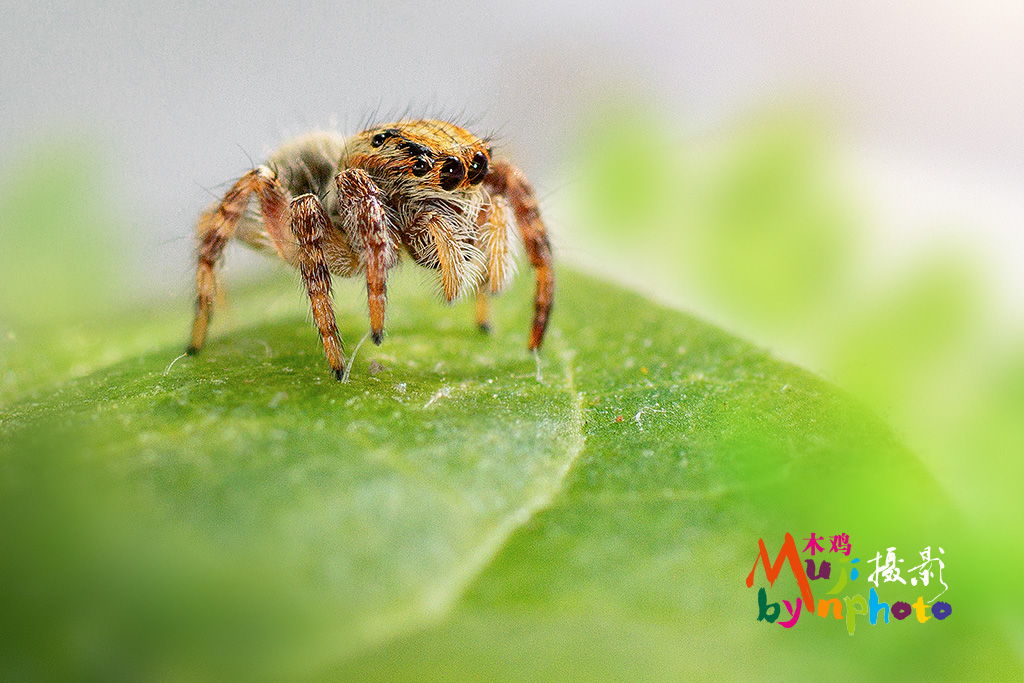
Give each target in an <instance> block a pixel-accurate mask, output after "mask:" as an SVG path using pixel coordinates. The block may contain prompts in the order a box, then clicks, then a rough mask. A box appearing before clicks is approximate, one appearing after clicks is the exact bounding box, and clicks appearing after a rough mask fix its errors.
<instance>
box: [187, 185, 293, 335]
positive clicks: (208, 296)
mask: <svg viewBox="0 0 1024 683" xmlns="http://www.w3.org/2000/svg"><path fill="white" fill-rule="evenodd" d="M253 193H255V194H256V196H257V197H258V198H259V201H260V211H261V213H262V214H263V222H264V226H265V227H266V229H267V232H268V234H270V235H271V237H272V238H273V239H274V244H275V246H277V248H278V250H280V249H281V246H280V245H281V244H282V243H283V240H284V222H283V221H284V212H285V208H286V207H287V204H288V195H287V192H285V190H284V188H282V187H281V185H280V183H278V182H277V177H276V176H275V175H274V172H273V171H271V170H270V169H269V168H267V167H266V166H260V167H259V168H255V169H253V170H251V171H249V172H248V173H246V174H245V175H243V176H242V177H241V178H239V179H238V182H236V183H235V184H234V185H232V186H231V189H230V190H228V191H227V193H226V194H225V195H224V198H223V199H222V200H221V201H220V202H219V203H218V204H217V206H215V207H213V208H211V209H210V210H209V211H206V212H205V213H204V214H203V215H202V216H201V217H200V218H199V224H198V225H197V226H196V231H197V233H198V236H199V249H198V254H197V263H196V305H195V318H194V319H193V321H192V340H191V342H190V343H189V347H188V353H189V354H190V355H193V354H196V353H198V352H199V350H200V349H201V348H202V347H203V341H204V340H205V339H206V328H207V327H208V326H209V324H210V315H211V307H212V305H213V297H214V295H215V294H216V292H217V275H216V273H215V272H214V269H215V268H216V266H217V263H218V261H220V259H221V257H222V256H223V254H224V247H225V246H226V245H227V243H228V240H230V239H231V237H232V235H234V232H235V228H236V227H237V226H238V221H239V220H240V219H241V218H242V216H243V215H244V214H245V211H246V209H247V208H248V206H249V198H250V197H251V196H252V195H253Z"/></svg>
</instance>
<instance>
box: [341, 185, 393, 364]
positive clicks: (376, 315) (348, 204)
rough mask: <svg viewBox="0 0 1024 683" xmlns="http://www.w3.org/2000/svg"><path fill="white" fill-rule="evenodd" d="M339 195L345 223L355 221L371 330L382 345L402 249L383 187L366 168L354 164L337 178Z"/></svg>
mask: <svg viewBox="0 0 1024 683" xmlns="http://www.w3.org/2000/svg"><path fill="white" fill-rule="evenodd" d="M336 182H337V185H338V199H339V204H340V207H341V211H342V213H343V214H347V216H348V217H349V218H348V219H347V220H346V221H345V223H346V224H347V225H350V226H351V225H352V224H353V222H354V228H355V230H354V234H350V235H349V240H350V242H351V245H352V247H353V248H354V249H356V250H357V251H358V252H359V254H360V260H361V261H362V263H363V266H364V268H365V269H366V300H367V304H368V306H369V309H370V333H371V335H372V338H373V343H374V344H376V345H377V346H380V343H381V341H382V340H383V338H384V313H385V310H386V308H387V303H388V284H387V278H388V271H389V270H390V269H391V268H394V267H395V264H397V263H398V249H397V248H396V246H395V241H394V239H392V237H391V234H390V232H389V230H388V219H387V214H385V212H384V205H383V203H382V201H381V191H380V188H378V187H377V185H376V184H375V183H374V182H373V180H371V179H370V176H369V175H367V173H366V172H365V171H363V170H362V169H358V168H350V169H347V170H345V171H342V172H341V173H339V174H338V177H337V178H336Z"/></svg>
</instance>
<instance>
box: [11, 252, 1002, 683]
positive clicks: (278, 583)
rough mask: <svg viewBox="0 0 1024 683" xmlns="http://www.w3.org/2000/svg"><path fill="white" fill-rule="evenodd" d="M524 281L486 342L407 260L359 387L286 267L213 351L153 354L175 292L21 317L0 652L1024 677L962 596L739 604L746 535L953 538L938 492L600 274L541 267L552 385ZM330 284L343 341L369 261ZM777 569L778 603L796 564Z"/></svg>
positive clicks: (83, 671)
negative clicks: (894, 607)
mask: <svg viewBox="0 0 1024 683" xmlns="http://www.w3.org/2000/svg"><path fill="white" fill-rule="evenodd" d="M528 290H529V283H528V278H520V283H519V285H517V287H516V288H515V290H514V291H513V292H511V293H510V294H508V295H507V296H505V297H503V298H502V299H500V300H499V302H498V306H497V308H496V321H497V328H498V333H497V334H496V335H494V337H493V338H484V337H482V336H479V335H478V334H477V333H476V332H475V330H474V329H473V326H472V325H471V322H470V318H471V316H470V313H469V311H468V310H466V308H465V307H454V308H449V309H444V308H443V307H441V306H437V305H435V304H434V303H433V301H432V300H431V297H430V296H429V295H428V294H426V293H424V291H425V288H424V287H422V286H420V282H419V281H418V280H416V278H415V277H413V278H409V277H408V274H406V276H405V277H402V278H399V280H398V281H397V282H396V284H395V286H393V287H392V294H391V304H390V308H389V328H388V329H389V336H388V338H387V339H386V341H385V343H384V345H383V346H381V347H380V348H375V347H371V346H369V345H366V346H362V347H361V348H360V351H359V353H358V355H357V357H356V360H355V369H354V371H353V374H352V380H351V382H349V383H347V384H339V383H336V382H334V381H332V380H331V379H329V373H328V372H327V368H326V364H325V362H324V360H323V357H322V353H321V351H320V350H319V345H318V341H317V339H316V337H315V334H314V332H312V331H311V329H310V326H309V324H308V322H307V320H306V314H305V309H304V304H303V297H302V295H301V293H300V292H299V291H298V289H297V288H296V287H294V286H293V285H291V284H290V283H288V282H286V281H280V280H276V281H273V282H270V283H268V284H266V285H261V286H259V287H251V288H247V289H244V290H243V291H240V292H239V293H237V294H236V298H235V305H234V314H232V315H229V316H226V317H225V320H220V319H218V321H216V322H215V328H214V330H213V337H212V338H211V340H210V342H209V345H208V347H207V349H206V350H205V351H204V353H203V355H201V356H199V357H196V358H181V359H178V360H177V361H176V362H175V363H173V364H172V363H171V361H172V360H174V358H175V357H176V356H177V354H178V352H179V349H180V348H181V344H182V343H183V340H184V334H185V332H186V325H187V319H186V314H187V312H188V306H187V304H184V303H182V305H181V309H180V310H177V311H169V312H167V313H166V314H164V313H152V312H150V313H143V312H137V314H136V315H133V316H127V319H126V321H124V322H121V323H117V322H113V321H112V322H110V323H109V324H106V325H104V326H102V327H100V326H97V327H94V328H91V329H90V328H88V327H87V326H79V327H77V328H75V330H76V334H78V335H79V336H80V337H81V338H82V339H84V340H85V341H83V342H82V343H80V344H77V345H71V346H68V345H66V344H63V342H61V341H59V337H60V335H56V336H47V335H46V334H44V333H40V332H38V331H36V332H26V333H25V334H19V335H16V340H17V341H16V343H11V344H10V345H11V346H12V347H15V348H13V349H12V353H11V354H10V356H9V360H8V361H7V362H8V367H9V368H10V371H12V372H13V371H15V370H16V371H18V372H20V373H21V375H20V376H21V379H20V380H18V381H17V382H13V383H10V384H8V385H7V387H6V389H5V393H4V394H0V397H3V398H4V400H5V403H6V407H4V408H2V409H0V487H2V488H0V530H2V531H0V534H2V535H0V543H2V545H3V547H4V549H5V551H4V553H3V557H2V558H0V642H2V643H4V644H5V645H4V648H3V650H2V651H0V670H3V671H6V672H14V676H15V677H20V678H22V679H24V680H50V679H70V678H74V679H87V678H101V679H105V680H112V679H124V680H158V679H159V680H178V679H182V680H186V679H187V680H203V679H210V680H223V679H228V678H236V679H241V680H256V679H267V680H281V679H315V680H339V679H342V680H367V679H379V680H414V681H423V680H484V679H491V680H494V679H497V680H503V679H517V680H522V679H528V680H553V681H555V680H557V681H562V680H591V679H593V680H640V679H656V680H678V679H679V678H680V677H682V676H686V675H700V676H702V677H712V678H736V677H744V678H750V677H755V676H757V677H766V676H773V677H774V676H780V675H781V674H780V673H778V672H781V671H786V672H787V674H788V675H792V676H795V677H811V676H817V675H820V674H821V672H834V671H843V672H856V673H861V674H864V675H872V676H882V675H892V674H893V673H914V674H915V675H917V676H918V677H922V678H923V677H928V676H939V677H946V676H948V677H954V678H955V677H962V676H966V675H972V676H986V675H987V676H988V677H996V676H1004V677H1005V676H1006V675H1007V672H1010V673H1011V675H1012V674H1014V673H1016V674H1019V672H1020V668H1019V663H1018V661H1017V659H1016V657H1015V656H1014V654H1013V652H1012V650H1011V649H1010V647H1009V646H1008V645H1007V643H1006V642H1005V639H1004V638H1003V637H1002V636H1001V635H1000V634H999V632H998V631H997V630H995V629H994V628H990V627H989V626H987V625H984V624H980V623H979V619H980V617H978V616H977V615H974V616H972V614H971V610H970V609H967V608H966V607H965V608H962V609H959V610H956V611H955V612H954V618H951V619H949V620H947V621H946V622H943V623H942V624H937V623H935V621H934V620H933V621H931V622H929V623H927V624H923V625H919V624H917V623H916V622H914V620H913V619H909V620H907V622H903V623H894V624H890V625H888V626H874V627H872V626H869V625H867V623H866V621H862V622H861V623H860V625H859V626H858V630H857V633H856V637H855V638H853V639H851V638H849V637H848V636H847V635H846V628H845V625H844V624H843V623H839V622H836V623H833V622H832V621H831V620H825V619H822V618H819V617H817V616H807V617H805V619H806V620H807V622H805V623H802V624H799V625H798V627H797V628H794V629H792V630H787V629H780V628H776V627H774V626H771V627H770V626H769V625H768V624H765V623H758V622H757V621H756V615H757V603H756V591H755V590H751V589H748V588H747V587H746V585H745V583H744V579H745V577H746V575H747V573H748V572H749V571H750V567H751V565H752V563H753V561H754V558H755V557H756V553H757V540H758V538H764V539H765V540H766V543H768V545H769V547H771V548H773V552H777V549H778V547H779V545H780V544H781V540H782V535H783V534H784V533H785V532H791V533H792V534H793V535H794V536H796V537H798V542H799V539H800V538H801V537H806V536H809V535H810V533H811V532H816V533H818V534H819V535H823V534H837V533H841V532H846V533H849V534H850V536H851V539H852V542H853V544H854V547H855V549H856V550H857V551H858V552H859V553H860V556H861V557H862V558H865V559H866V557H867V555H868V553H869V551H870V552H871V553H872V554H873V553H874V550H875V549H876V547H877V548H879V549H882V550H884V547H885V545H884V544H890V543H893V544H895V543H901V544H903V545H904V547H906V548H907V551H906V554H907V555H910V554H911V550H910V547H911V546H912V545H915V544H916V545H920V546H923V545H925V544H928V543H931V544H938V543H946V544H947V545H948V544H952V543H953V542H954V541H953V540H946V539H953V538H957V537H958V534H960V532H959V531H958V527H957V521H956V517H955V515H953V514H952V512H951V510H950V506H949V505H948V503H946V502H945V501H944V498H943V496H942V494H941V492H939V491H938V489H937V488H936V486H935V485H934V483H933V482H932V480H931V478H930V477H929V476H928V474H927V473H926V472H925V470H924V469H923V468H922V467H921V466H920V465H919V463H918V462H917V461H916V459H915V458H914V457H913V456H912V455H910V454H909V453H908V452H907V451H906V450H905V449H904V448H903V447H902V446H901V445H900V444H899V443H898V442H897V441H896V440H895V439H894V438H893V437H892V435H890V434H889V432H888V431H887V430H886V429H885V428H883V427H882V426H880V424H879V423H877V422H876V421H875V420H874V419H873V418H872V417H871V416H870V415H868V414H867V413H865V412H864V411H862V410H861V409H860V408H858V407H857V406H856V405H854V404H853V403H852V402H851V401H849V400H848V399H847V398H845V397H844V396H842V395H840V394H839V393H838V392H837V391H836V390H834V389H833V388H831V387H830V386H829V385H827V384H826V383H825V382H823V381H821V380H820V379H818V378H816V377H813V376H811V375H810V374H809V373H807V372H805V371H802V370H799V369H797V368H794V367H792V366H789V365H786V364H783V363H781V362H779V361H777V360H775V359H773V358H772V357H771V356H770V355H769V354H768V353H767V352H765V351H763V350H760V349H757V348H754V347H752V346H751V345H750V344H748V343H745V342H743V341H741V340H738V339H736V338H734V337H732V336H730V335H728V334H727V333H725V332H723V331H721V330H718V329H715V328H713V327H711V326H708V325H706V324H704V323H702V322H700V321H697V320H694V319H693V318H690V317H688V316H686V315H683V314H680V313H678V312H675V311H671V310H667V309H665V308H662V307H660V306H657V305H655V304H653V303H652V302H650V301H648V300H645V299H643V298H641V297H639V296H637V295H636V294H634V293H631V292H628V291H625V290H622V289H620V288H618V287H615V286H613V285H610V284H608V283H605V282H602V281H600V280H597V279H594V278H592V277H588V276H584V275H581V274H577V273H573V272H569V271H565V270H563V271H561V272H560V282H559V294H558V308H557V311H556V316H555V318H554V321H553V326H552V329H551V331H550V337H549V340H548V342H547V345H546V346H545V348H544V349H543V351H542V353H541V356H540V357H541V367H540V370H541V372H542V377H541V378H538V368H537V366H536V365H535V362H534V359H533V358H532V357H531V356H530V355H529V354H527V353H526V351H525V345H526V330H527V328H528V320H529V315H530V311H531V302H530V300H529V291H528ZM336 300H337V301H338V302H339V313H340V315H339V319H340V321H341V330H342V335H343V337H344V338H345V339H346V340H347V343H348V348H349V349H350V350H351V349H352V348H353V347H354V346H355V342H356V341H357V340H358V339H359V338H360V337H361V336H362V335H363V332H364V330H365V329H366V322H365V313H364V311H363V305H364V304H363V297H362V294H361V293H360V287H359V286H358V283H355V282H346V283H343V284H342V286H340V287H339V289H338V291H337V293H336ZM62 344H63V345H62ZM54 349H64V351H63V356H61V358H59V359H57V360H54V359H52V358H50V357H51V356H52V355H53V353H54ZM47 358H50V360H48V361H46V362H44V360H45V359H47ZM36 361H39V362H40V363H42V365H41V367H42V370H41V371H40V372H39V373H38V375H37V374H34V373H33V372H32V371H31V368H32V367H33V365H34V363H35V362H36ZM371 362H372V363H371ZM371 369H372V371H371ZM889 491H896V492H898V495H888V494H887V492H889ZM953 548H954V546H951V547H950V548H949V549H950V550H951V551H953ZM947 557H948V558H949V559H948V562H947V564H950V565H955V564H956V561H959V562H963V563H966V560H965V559H964V558H958V559H957V560H956V561H954V560H953V559H952V556H947ZM862 566H863V565H862ZM962 566H963V565H962ZM964 573H965V574H966V573H967V572H966V570H965V572H964ZM772 590H773V598H772V599H773V600H778V599H781V597H782V596H786V597H789V599H793V598H795V597H796V595H797V593H796V588H795V584H793V582H792V581H788V582H787V580H785V579H780V581H779V582H777V583H776V585H775V586H774V587H772ZM818 590H821V589H818ZM858 590H859V591H861V592H866V587H864V584H863V579H862V580H861V583H860V587H859V588H858ZM954 590H955V586H954ZM775 591H778V592H775ZM822 592H823V591H822ZM965 593H966V591H965ZM951 594H952V595H953V596H954V598H953V604H954V606H955V607H956V606H957V603H956V600H955V596H956V595H957V594H956V593H955V592H953V591H951ZM882 597H883V599H885V598H886V596H885V595H884V594H883V596H882ZM914 597H916V595H915V596H914ZM914 597H911V596H909V595H906V596H896V597H894V598H893V599H904V598H909V599H910V600H911V601H912V600H913V599H914ZM808 622H809V623H808ZM910 622H914V623H910Z"/></svg>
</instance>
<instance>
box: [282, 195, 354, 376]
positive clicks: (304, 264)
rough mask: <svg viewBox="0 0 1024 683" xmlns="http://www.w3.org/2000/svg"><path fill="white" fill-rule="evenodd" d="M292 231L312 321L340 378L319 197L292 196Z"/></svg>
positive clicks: (342, 362)
mask: <svg viewBox="0 0 1024 683" xmlns="http://www.w3.org/2000/svg"><path fill="white" fill-rule="evenodd" d="M290 213H291V225H292V234H294V235H295V239H296V241H297V242H298V246H299V251H298V257H297V260H298V266H299V272H300V273H302V281H303V283H304V284H305V285H306V293H307V294H309V304H310V307H311V308H312V310H313V321H314V322H315V323H316V328H317V330H318V331H319V332H320V340H321V341H322V342H323V345H324V353H325V354H326V355H327V362H328V363H330V365H331V370H332V371H333V372H334V377H335V378H336V379H337V380H338V381H341V380H343V379H344V377H345V355H344V353H343V346H342V343H341V336H340V335H339V334H338V326H337V323H336V321H335V318H334V305H333V302H332V300H331V273H330V271H329V270H328V269H327V259H326V258H325V257H324V249H323V242H324V238H325V236H326V235H327V231H328V230H331V229H333V226H332V225H331V221H330V219H329V218H328V217H327V212H326V211H325V210H324V207H323V204H321V203H320V199H319V198H318V197H317V196H316V195H313V194H304V195H301V196H299V197H296V198H295V199H293V200H292V203H291V209H290Z"/></svg>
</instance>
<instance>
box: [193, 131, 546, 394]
mask: <svg viewBox="0 0 1024 683" xmlns="http://www.w3.org/2000/svg"><path fill="white" fill-rule="evenodd" d="M332 181H333V182H332ZM252 195H256V198H257V200H258V203H259V209H260V210H259V213H258V214H257V213H255V212H253V211H250V209H249V201H250V199H251V198H252ZM322 197H323V198H324V199H323V200H321V198H322ZM509 208H511V210H512V213H513V214H514V215H515V221H516V223H517V224H518V226H519V232H520V235H521V236H522V240H523V243H524V244H525V246H526V252H527V254H528V255H529V258H530V263H531V264H533V267H534V268H535V269H536V275H537V288H536V294H535V297H534V310H533V326H532V328H531V331H530V342H529V348H530V349H531V350H535V349H537V348H538V347H539V346H540V345H541V342H542V341H543V339H544V330H545V328H546V327H547V323H548V315H549V314H550V312H551V303H552V297H553V295H554V288H555V278H554V272H553V271H552V265H551V245H550V244H549V242H548V237H547V231H546V229H545V227H544V223H543V222H542V221H541V218H540V213H539V211H538V209H537V200H536V199H535V197H534V194H533V190H532V189H531V187H530V185H529V183H528V182H527V181H526V179H525V178H524V177H523V174H522V173H521V172H520V171H519V170H518V169H517V168H515V167H514V166H511V165H510V164H508V163H507V162H504V161H496V162H493V163H492V162H491V149H490V147H488V146H487V143H486V142H485V141H484V140H482V139H480V138H478V137H476V136H475V135H473V134H471V133H469V132H468V131H466V130H464V129H463V128H460V127H458V126H456V125H454V124H452V123H448V122H444V121H434V120H403V121H399V122H397V123H393V124H388V125H384V126H376V127H373V128H370V129H368V130H364V131H363V132H361V133H359V134H358V135H355V136H354V137H351V138H349V139H345V138H343V137H342V136H340V135H338V134H336V133H314V134H311V135H308V136H305V137H302V138H298V139H296V140H292V141H290V142H288V143H286V144H284V145H283V146H282V147H281V148H279V149H278V150H277V151H276V152H274V153H273V154H272V155H271V156H270V159H269V160H268V161H267V163H266V164H264V165H262V166H259V167H258V168H255V169H253V170H252V171H250V172H248V173H246V174H245V175H244V176H242V177H241V178H240V179H239V180H238V181H237V182H236V183H235V184H234V185H233V186H232V187H231V189H230V190H228V192H227V194H225V195H224V198H223V199H222V200H221V201H220V202H219V203H217V204H216V205H215V206H213V207H211V208H210V209H209V210H207V211H206V212H205V213H203V214H202V216H201V217H200V219H199V224H198V227H197V230H198V233H199V249H198V264H197V269H196V306H195V321H194V323H193V325H192V342H191V344H190V346H189V348H188V353H189V354H195V353H198V352H199V350H200V349H201V348H202V346H203V340H204V339H205V338H206V328H207V326H208V325H209V322H210V308H211V305H212V302H213V297H214V293H215V290H216V287H217V280H216V275H215V274H214V268H215V266H216V265H217V262H218V261H219V260H220V259H221V255H222V254H223V252H224V246H225V245H226V244H227V242H228V240H229V239H231V238H232V237H237V238H238V239H240V240H242V242H244V243H245V244H247V245H248V246H250V247H253V248H255V249H258V250H262V251H267V252H270V253H276V254H277V255H278V256H280V257H281V258H282V259H284V260H285V261H286V262H288V263H289V264H291V265H292V266H294V267H295V268H297V269H298V270H299V272H300V273H301V274H302V280H303V282H304V283H305V287H306V292H307V293H308V294H309V302H310V306H311V308H312V311H313V320H314V322H315V323H316V327H317V329H318V330H319V332H320V339H321V341H322V342H323V346H324V353H325V354H326V355H327V362H328V363H330V366H331V370H332V371H333V372H334V376H335V377H336V378H337V379H339V380H341V379H342V378H343V377H344V376H345V374H344V371H345V357H344V355H343V348H342V342H341V337H340V336H339V335H338V328H337V325H336V323H335V318H334V309H333V305H332V300H331V275H332V274H333V275H340V276H342V277H354V276H357V275H364V276H365V277H366V293H367V300H368V304H369V309H370V333H371V334H372V337H373V341H374V343H375V344H377V345H380V343H381V340H382V338H383V334H384V309H385V306H386V303H387V277H388V271H390V270H391V269H392V268H394V267H395V265H397V263H398V257H399V254H400V253H401V252H402V251H405V252H407V253H408V254H409V255H410V256H411V257H412V259H413V261H415V262H416V263H418V264H420V265H421V266H425V267H427V268H431V269H434V270H437V271H439V273H440V284H441V293H442V294H443V296H444V298H445V299H447V300H448V301H453V300H455V299H456V298H458V297H460V296H462V295H463V294H469V293H473V292H476V296H477V323H478V324H479V326H480V327H481V329H483V330H485V331H487V330H488V329H489V326H490V302H489V296H490V295H492V294H497V293H499V292H501V291H502V290H503V289H505V287H506V286H507V285H508V283H509V282H510V281H511V279H512V276H513V274H514V265H515V264H514V262H513V250H512V244H511V242H510V239H511V238H510V236H509V225H508V216H507V214H508V211H509Z"/></svg>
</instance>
